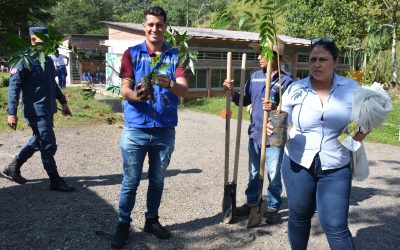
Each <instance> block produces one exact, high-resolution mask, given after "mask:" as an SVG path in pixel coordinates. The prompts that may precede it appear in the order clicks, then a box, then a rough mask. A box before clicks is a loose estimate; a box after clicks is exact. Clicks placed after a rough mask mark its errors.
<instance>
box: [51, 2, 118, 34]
mask: <svg viewBox="0 0 400 250" xmlns="http://www.w3.org/2000/svg"><path fill="white" fill-rule="evenodd" d="M113 11H114V1H112V0H66V1H59V2H58V3H57V5H56V6H54V7H53V8H52V9H51V12H52V15H53V16H54V20H53V26H54V28H55V29H56V30H57V31H58V32H61V33H64V34H88V33H89V34H106V29H105V26H104V24H102V23H101V22H100V21H111V20H113Z"/></svg>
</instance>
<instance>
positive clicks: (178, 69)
mask: <svg viewBox="0 0 400 250" xmlns="http://www.w3.org/2000/svg"><path fill="white" fill-rule="evenodd" d="M143 27H144V32H145V35H146V40H145V41H144V42H143V43H140V44H138V45H136V46H133V47H130V48H128V49H127V50H126V51H125V53H124V55H123V58H122V63H121V72H120V77H121V79H122V80H121V95H122V97H123V98H124V99H125V100H124V129H123V132H122V135H121V141H120V144H121V151H122V158H123V180H122V186H121V194H120V200H119V222H118V226H117V230H116V233H115V235H114V236H113V238H112V241H111V245H112V246H113V247H115V248H121V247H123V246H124V245H125V244H126V240H127V238H128V235H129V228H130V222H131V212H132V210H133V208H134V206H135V200H136V191H137V187H138V186H139V183H140V179H141V176H142V171H143V162H144V159H145V156H146V154H147V156H148V159H149V169H148V179H149V186H148V190H147V211H146V213H145V226H144V231H145V232H147V233H151V234H154V235H155V236H156V237H157V238H160V239H166V238H169V237H170V236H171V234H170V232H169V231H168V230H167V229H166V228H165V227H163V226H162V225H161V224H160V222H159V220H158V218H159V217H158V209H159V207H160V202H161V197H162V193H163V188H164V177H165V174H166V169H167V167H168V165H169V163H170V159H171V155H172V152H173V151H174V146H175V126H176V125H177V123H178V114H177V107H178V104H179V97H185V96H186V95H187V91H188V86H187V75H186V71H185V69H184V68H183V67H182V66H179V64H178V62H179V57H178V53H179V51H178V50H177V49H174V48H171V47H170V46H169V45H168V44H167V43H166V42H165V41H164V36H165V32H166V29H167V14H166V13H165V11H164V10H163V9H162V8H160V7H150V8H149V9H147V10H145V12H144V24H143ZM157 55H158V56H159V57H157ZM152 58H160V61H159V62H158V63H156V65H154V64H153V63H151V59H152ZM153 61H154V60H153ZM154 69H156V70H154ZM161 69H162V70H161ZM157 71H158V73H157ZM161 71H163V72H162V73H160V72H161Z"/></svg>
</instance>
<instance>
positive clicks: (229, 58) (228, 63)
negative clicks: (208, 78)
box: [224, 52, 232, 185]
mask: <svg viewBox="0 0 400 250" xmlns="http://www.w3.org/2000/svg"><path fill="white" fill-rule="evenodd" d="M231 78H232V52H228V54H227V61H226V79H227V80H228V81H230V80H231ZM225 109H226V112H225V175H224V185H227V184H228V182H229V180H228V179H229V134H230V127H231V123H230V122H231V92H230V91H229V90H228V91H226V108H225Z"/></svg>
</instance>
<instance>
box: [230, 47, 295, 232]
mask: <svg viewBox="0 0 400 250" xmlns="http://www.w3.org/2000/svg"><path fill="white" fill-rule="evenodd" d="M252 47H253V48H254V49H255V50H256V51H257V53H258V54H259V56H258V62H259V63H260V67H261V70H258V71H256V72H255V73H253V74H252V75H251V76H250V79H248V80H247V82H246V85H245V88H244V93H243V106H248V105H251V108H250V109H249V112H250V115H251V123H250V126H249V129H248V132H249V146H248V151H249V152H248V153H249V166H248V174H249V177H248V180H249V181H248V184H247V189H246V191H245V194H246V198H247V201H246V203H245V204H243V205H242V206H239V207H237V209H236V213H237V216H249V215H250V211H251V208H252V207H254V206H257V202H258V198H259V192H258V187H259V184H260V183H259V173H260V158H261V140H262V127H263V125H262V124H263V118H264V105H265V106H266V110H267V111H270V110H272V109H276V108H277V107H278V105H279V102H280V101H281V100H280V99H279V72H278V71H279V67H278V60H277V58H278V56H277V53H276V52H274V59H273V62H272V73H271V88H270V98H271V100H272V101H271V100H264V97H265V82H266V77H265V74H266V70H267V60H266V59H265V58H264V57H262V56H261V51H260V46H259V45H252ZM280 73H281V74H280V76H281V81H282V92H284V91H285V90H286V88H287V87H288V86H289V85H290V84H291V83H292V82H293V79H292V78H291V77H290V76H289V75H286V74H285V73H284V72H283V71H282V70H281V72H280ZM223 87H224V89H225V90H226V91H230V92H231V96H232V101H233V102H234V103H235V104H236V105H239V92H237V91H235V90H234V88H233V81H231V82H229V81H228V80H225V81H224V83H223ZM266 155H267V157H266V161H265V166H267V169H268V180H269V184H268V192H267V193H268V201H267V202H266V214H265V216H266V222H267V223H270V224H273V223H277V222H279V220H280V216H279V213H278V211H279V208H280V206H281V204H282V198H281V194H282V180H281V163H282V157H283V147H271V146H270V145H269V140H267V148H266ZM265 166H262V167H265Z"/></svg>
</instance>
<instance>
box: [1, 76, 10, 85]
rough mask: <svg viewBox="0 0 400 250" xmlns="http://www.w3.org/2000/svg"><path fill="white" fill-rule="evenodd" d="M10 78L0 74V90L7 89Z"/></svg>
mask: <svg viewBox="0 0 400 250" xmlns="http://www.w3.org/2000/svg"><path fill="white" fill-rule="evenodd" d="M9 78H10V76H9V74H7V73H0V88H4V87H8V79H9Z"/></svg>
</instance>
